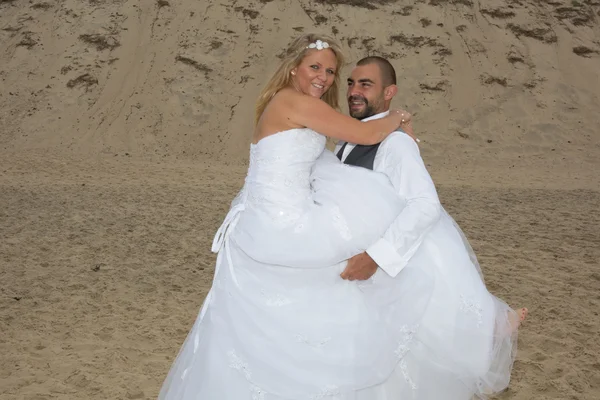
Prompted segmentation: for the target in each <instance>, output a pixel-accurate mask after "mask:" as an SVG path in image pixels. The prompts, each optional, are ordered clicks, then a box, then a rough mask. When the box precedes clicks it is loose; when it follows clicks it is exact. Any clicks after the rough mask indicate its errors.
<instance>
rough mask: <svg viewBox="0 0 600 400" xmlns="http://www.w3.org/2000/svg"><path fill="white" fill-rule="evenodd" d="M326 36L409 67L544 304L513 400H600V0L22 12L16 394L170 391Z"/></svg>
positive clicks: (1, 363)
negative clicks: (298, 83) (240, 209)
mask: <svg viewBox="0 0 600 400" xmlns="http://www.w3.org/2000/svg"><path fill="white" fill-rule="evenodd" d="M315 30H316V31H323V32H327V33H330V34H333V35H335V36H336V37H337V38H338V39H339V40H340V41H341V42H342V44H343V46H344V49H345V50H346V53H347V55H348V58H349V60H351V61H352V60H356V59H358V58H360V57H362V56H364V55H367V54H379V55H385V56H387V57H389V58H390V59H391V60H392V61H393V63H394V65H395V66H396V67H397V70H398V74H399V78H400V82H399V86H400V90H401V95H400V96H399V98H398V100H397V102H396V104H395V105H397V106H403V107H407V108H408V109H410V110H411V111H413V113H414V114H415V128H416V130H417V131H418V134H419V137H420V138H421V140H422V142H421V149H422V154H423V157H424V159H425V161H426V163H427V165H428V168H429V169H430V172H431V173H432V175H433V177H434V180H435V182H436V183H437V185H438V188H439V191H440V196H441V198H442V201H443V203H444V205H445V206H446V208H447V209H448V210H449V212H450V213H451V214H452V215H453V216H454V217H455V219H456V220H457V221H458V222H459V223H460V224H461V227H462V228H463V230H464V231H465V233H466V234H467V236H468V237H469V239H470V240H471V243H472V244H473V247H474V248H475V250H476V252H477V254H478V256H479V258H480V261H481V264H482V268H483V270H484V274H485V276H486V280H487V283H488V285H489V287H490V289H491V291H493V292H494V293H495V294H496V295H498V296H500V297H501V298H503V299H505V300H506V301H508V302H509V303H510V304H513V305H527V306H528V307H529V308H530V310H531V317H530V319H529V321H528V323H527V324H526V325H525V326H524V328H523V329H522V333H521V336H520V341H519V356H518V361H517V363H516V365H515V370H514V375H513V381H512V383H511V388H510V389H509V390H508V391H507V392H506V393H503V394H502V395H501V396H500V397H499V398H500V399H514V400H516V399H519V400H530V399H536V400H538V399H539V400H548V399H556V400H559V399H560V400H563V399H576V400H595V399H598V398H600V372H599V371H600V361H599V359H600V333H599V332H600V317H598V312H600V263H599V261H598V260H600V229H599V228H598V226H599V225H600V212H599V210H600V178H599V176H600V174H598V172H597V171H598V169H599V168H600V134H599V133H598V126H600V113H599V112H598V111H599V110H600V1H598V0H585V1H578V0H573V1H566V0H561V1H559V0H543V1H534V0H509V1H500V0H488V1H472V0H428V1H421V2H409V1H386V0H329V1H326V0H317V1H306V0H298V1H291V0H257V1H252V0H239V1H216V0H207V1H191V0H158V1H154V0H146V1H139V0H47V1H41V0H31V1H29V0H0V354H1V357H0V398H2V399H7V400H13V399H27V400H41V399H67V400H70V399H146V398H148V399H151V398H155V397H156V394H157V391H158V389H159V387H160V384H161V383H162V379H163V378H164V375H165V374H166V372H167V370H168V368H169V366H170V363H171V361H172V360H173V357H175V355H176V352H177V350H178V348H179V346H180V344H181V342H182V340H183V338H184V337H185V335H186V334H187V331H188V329H189V327H190V326H191V324H192V323H193V320H194V317H195V315H196V313H197V312H198V310H199V307H200V305H201V303H202V300H203V298H204V296H205V294H206V292H207V290H208V288H209V285H210V282H211V280H212V273H213V263H214V255H213V254H211V253H210V251H209V250H210V242H211V241H212V236H213V234H214V233H215V230H216V228H217V227H218V225H219V224H220V222H221V220H222V218H223V216H224V214H225V213H226V211H227V208H228V205H229V202H230V200H231V199H232V197H233V195H234V194H235V193H236V191H237V190H238V189H239V187H240V185H241V182H242V180H243V178H244V174H245V164H246V162H247V153H248V143H249V138H250V134H251V126H250V125H251V120H252V115H253V104H254V101H255V98H256V95H257V93H258V91H259V90H260V88H261V85H262V84H263V82H264V80H265V79H266V78H267V77H268V75H269V74H270V73H271V72H272V70H273V68H274V66H275V64H276V60H277V55H278V54H279V53H280V52H281V50H282V49H283V47H284V46H285V45H286V43H287V42H288V40H289V39H290V38H292V37H293V36H294V35H296V34H297V33H298V32H302V31H315ZM350 67H351V65H348V67H347V68H346V71H345V73H347V71H348V70H349V68H350Z"/></svg>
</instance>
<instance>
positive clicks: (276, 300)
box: [260, 289, 292, 307]
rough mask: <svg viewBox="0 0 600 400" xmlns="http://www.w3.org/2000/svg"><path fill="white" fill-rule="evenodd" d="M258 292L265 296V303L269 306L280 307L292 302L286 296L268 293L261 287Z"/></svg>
mask: <svg viewBox="0 0 600 400" xmlns="http://www.w3.org/2000/svg"><path fill="white" fill-rule="evenodd" d="M260 294H261V296H262V297H264V298H265V304H266V305H268V306H271V307H273V306H275V307H281V306H285V305H288V304H290V303H291V302H292V301H291V300H290V299H288V298H287V297H285V296H283V295H281V294H279V293H276V294H274V295H269V294H267V293H266V292H265V290H264V289H262V290H261V291H260Z"/></svg>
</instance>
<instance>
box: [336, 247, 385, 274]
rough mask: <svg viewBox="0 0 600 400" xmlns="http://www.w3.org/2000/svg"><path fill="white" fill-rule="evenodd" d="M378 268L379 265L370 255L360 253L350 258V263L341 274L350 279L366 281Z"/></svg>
mask: <svg viewBox="0 0 600 400" xmlns="http://www.w3.org/2000/svg"><path fill="white" fill-rule="evenodd" d="M377 268H379V266H378V265H377V263H376V262H375V261H373V259H372V258H371V256H370V255H368V254H367V253H366V252H365V253H360V254H357V255H355V256H354V257H352V258H351V259H349V260H348V265H346V269H345V270H344V272H342V273H341V274H340V276H341V277H342V279H346V280H348V281H365V280H367V279H369V278H370V277H372V276H373V274H375V272H377Z"/></svg>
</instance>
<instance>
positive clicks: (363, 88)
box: [346, 64, 385, 119]
mask: <svg viewBox="0 0 600 400" xmlns="http://www.w3.org/2000/svg"><path fill="white" fill-rule="evenodd" d="M384 89H385V88H384V87H383V82H382V75H381V70H380V69H379V66H378V65H377V64H367V65H360V66H357V67H355V68H354V69H353V70H352V73H351V75H350V78H348V91H347V92H346V98H347V100H348V110H349V112H350V116H352V117H353V118H357V119H363V118H368V117H370V116H373V115H375V114H379V113H380V112H384V111H385V98H384Z"/></svg>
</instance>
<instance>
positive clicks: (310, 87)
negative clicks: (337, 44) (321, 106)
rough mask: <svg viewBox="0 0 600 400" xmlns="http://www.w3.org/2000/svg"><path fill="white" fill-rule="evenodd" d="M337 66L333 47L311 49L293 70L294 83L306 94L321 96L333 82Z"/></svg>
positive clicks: (297, 88)
mask: <svg viewBox="0 0 600 400" xmlns="http://www.w3.org/2000/svg"><path fill="white" fill-rule="evenodd" d="M336 68H337V58H336V57H335V53H334V52H333V51H332V50H331V49H323V50H309V51H308V53H307V55H306V56H305V57H304V59H303V60H302V61H301V62H300V65H298V66H297V67H296V68H294V69H293V70H292V84H293V85H294V87H295V88H296V90H298V91H300V92H302V93H304V94H307V95H309V96H313V97H317V98H321V97H322V96H323V95H324V94H325V93H326V92H327V90H329V88H330V87H331V85H332V84H333V81H334V79H335V71H336Z"/></svg>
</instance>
